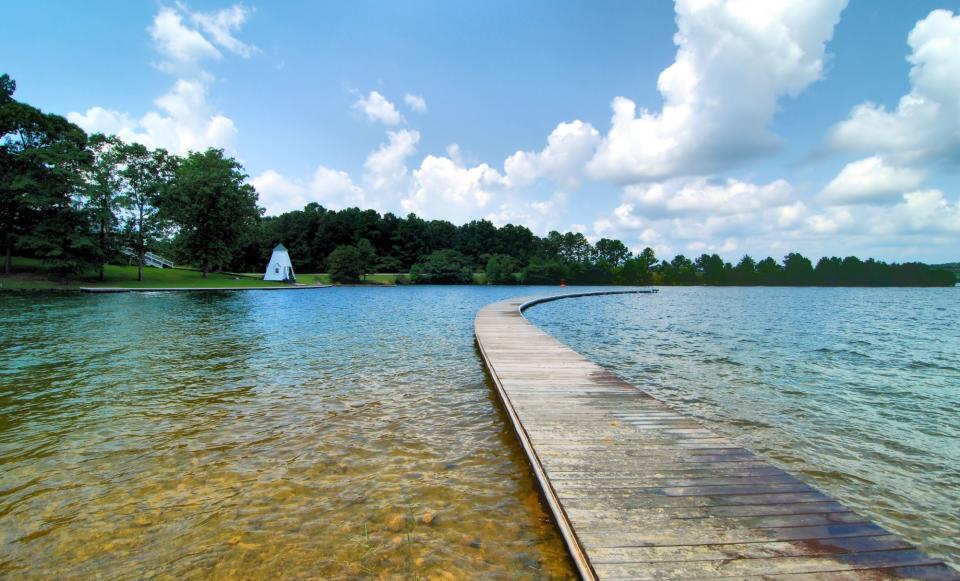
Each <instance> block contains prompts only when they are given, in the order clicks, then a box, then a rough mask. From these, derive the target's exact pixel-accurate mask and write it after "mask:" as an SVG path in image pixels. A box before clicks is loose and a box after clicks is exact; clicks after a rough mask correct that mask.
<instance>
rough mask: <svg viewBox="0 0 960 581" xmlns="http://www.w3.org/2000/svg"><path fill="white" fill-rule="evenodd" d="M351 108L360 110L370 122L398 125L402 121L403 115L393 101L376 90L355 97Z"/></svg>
mask: <svg viewBox="0 0 960 581" xmlns="http://www.w3.org/2000/svg"><path fill="white" fill-rule="evenodd" d="M353 108H354V109H357V110H360V111H362V112H363V114H364V115H366V116H367V120H368V121H370V122H380V123H383V124H384V125H399V124H400V123H402V122H403V116H402V115H400V112H399V111H397V108H396V107H394V106H393V103H391V102H390V101H388V100H387V99H386V97H384V96H383V95H381V94H380V93H378V92H377V91H370V94H368V95H367V96H366V97H360V98H359V99H357V100H356V102H355V103H354V104H353Z"/></svg>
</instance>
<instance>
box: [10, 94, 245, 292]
mask: <svg viewBox="0 0 960 581" xmlns="http://www.w3.org/2000/svg"><path fill="white" fill-rule="evenodd" d="M15 91H16V83H15V82H14V81H13V79H11V78H10V77H9V76H8V75H2V76H0V239H2V243H3V246H4V272H7V273H9V272H10V271H11V269H12V266H13V264H12V256H13V253H14V252H18V253H23V254H26V255H28V256H32V257H36V258H40V259H42V260H43V261H44V262H45V263H46V264H47V265H48V266H50V267H51V268H53V269H54V270H56V271H58V272H60V273H62V274H64V275H70V274H80V273H84V272H86V271H89V270H90V269H96V270H97V271H98V273H99V276H100V278H101V279H102V278H103V266H104V265H105V264H107V263H108V262H112V261H116V260H119V259H121V258H122V257H123V255H124V254H128V255H133V256H134V258H135V260H136V262H137V264H138V266H139V269H138V278H139V279H140V280H142V277H143V263H144V256H145V254H146V252H147V251H148V250H154V251H157V250H161V251H165V252H168V253H169V252H173V253H175V254H176V255H179V256H183V257H189V262H190V263H191V264H193V265H194V266H196V267H197V268H199V269H200V270H202V271H203V275H204V276H206V275H207V273H208V272H210V271H211V270H216V269H220V268H222V267H224V266H226V265H227V264H229V263H230V262H231V261H232V260H234V258H235V257H236V255H237V253H238V251H239V250H240V249H241V248H243V247H244V246H245V245H247V244H249V240H250V239H251V237H252V236H254V235H255V233H256V232H257V228H258V224H259V221H260V218H261V214H262V210H261V209H260V208H258V207H257V193H256V191H255V190H254V189H253V187H252V186H250V185H249V184H247V183H246V178H247V176H246V174H244V173H243V167H242V166H241V165H240V164H239V163H238V162H237V161H236V160H234V159H233V158H230V157H227V156H225V155H224V153H223V151H222V150H219V149H207V150H206V151H200V152H191V153H189V154H188V155H186V156H183V157H180V156H177V155H173V154H171V153H169V152H167V151H165V150H164V149H160V148H158V149H148V148H147V147H144V146H143V145H140V144H137V143H130V144H128V143H124V142H122V141H120V140H119V139H118V138H116V137H114V136H105V135H101V134H95V135H87V134H86V133H85V132H84V131H83V130H82V129H80V128H79V127H77V126H76V125H74V124H73V123H70V122H69V121H67V120H66V119H64V118H63V117H61V116H60V115H55V114H50V113H44V112H43V111H41V110H40V109H38V108H36V107H33V106H31V105H29V104H27V103H23V102H20V101H17V100H16V99H14V98H13V94H14V92H15Z"/></svg>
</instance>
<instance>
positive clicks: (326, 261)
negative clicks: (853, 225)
mask: <svg viewBox="0 0 960 581" xmlns="http://www.w3.org/2000/svg"><path fill="white" fill-rule="evenodd" d="M277 242H282V243H283V244H284V245H285V246H286V247H287V248H288V249H289V250H290V256H291V258H292V260H293V262H294V266H295V267H296V268H297V269H298V270H299V271H301V272H320V271H329V272H331V274H332V275H333V276H334V278H335V279H339V280H342V281H350V280H356V279H357V278H359V277H361V276H362V275H363V274H366V273H368V272H408V271H409V272H410V278H411V281H412V282H422V283H444V284H456V283H463V284H469V283H471V282H473V281H474V277H473V273H476V272H483V273H485V275H486V277H485V278H486V280H487V282H489V283H492V284H518V283H519V284H558V283H560V282H561V281H564V282H566V283H568V284H582V285H606V284H624V285H644V284H659V285H700V284H706V285H768V286H775V285H777V286H779V285H795V286H949V285H952V284H953V283H954V278H953V275H952V274H950V273H949V272H946V271H944V270H938V269H933V268H931V267H929V266H927V265H925V264H920V263H906V264H887V263H885V262H882V261H877V260H873V259H869V260H860V259H859V258H856V257H852V256H851V257H847V258H842V259H841V258H822V259H820V260H819V261H818V262H817V264H816V265H814V264H813V263H812V262H811V261H810V260H809V259H807V258H805V257H803V256H802V255H800V254H797V253H791V254H788V255H787V256H786V257H784V259H783V260H782V261H781V262H778V261H777V260H774V259H773V258H764V259H763V260H759V261H757V260H754V259H753V258H751V257H750V256H744V257H743V258H741V259H740V261H739V262H737V264H735V265H734V264H731V263H729V262H724V261H723V259H722V258H720V256H718V255H716V254H712V255H708V254H703V255H701V256H699V257H698V258H695V259H690V258H687V257H685V256H683V255H679V256H675V257H674V258H673V259H671V260H669V261H667V260H663V261H661V260H659V259H658V258H657V256H656V254H655V253H654V251H653V250H652V249H650V248H646V249H644V250H643V251H642V252H640V253H639V254H634V253H632V252H631V251H630V250H629V249H628V248H627V247H626V245H624V244H623V243H622V242H620V241H619V240H611V239H608V238H602V239H600V240H598V241H597V242H596V243H595V244H591V243H590V242H589V241H588V240H587V238H586V237H585V236H584V235H583V234H580V233H575V232H567V233H565V234H561V233H560V232H555V231H554V232H550V233H549V234H548V235H547V236H546V237H540V236H537V235H535V234H534V233H533V232H531V231H530V230H529V229H528V228H526V227H524V226H515V225H510V224H508V225H506V226H502V227H499V228H498V227H497V226H495V225H493V224H492V223H490V222H489V221H486V220H475V221H473V222H469V223H467V224H463V225H461V226H456V225H454V224H452V223H450V222H447V221H443V220H423V219H421V218H419V217H417V216H416V215H414V214H410V215H408V216H406V217H405V218H401V217H398V216H395V215H393V214H390V213H387V214H383V215H380V214H379V213H377V212H376V211H374V210H359V209H357V208H348V209H345V210H340V211H333V210H327V209H325V208H324V207H322V206H320V205H317V204H310V205H308V206H307V207H306V208H304V209H303V210H298V211H293V212H287V213H285V214H282V215H280V216H276V217H266V218H263V219H262V220H261V222H260V229H259V233H258V236H257V241H256V242H254V243H252V244H251V245H250V246H249V247H248V248H247V249H246V251H245V253H244V257H245V258H243V260H246V262H243V263H241V264H237V265H235V268H246V269H248V270H250V269H256V268H260V267H262V265H263V264H264V261H265V260H266V259H267V258H268V257H269V254H270V250H271V249H272V247H273V245H274V244H276V243H277Z"/></svg>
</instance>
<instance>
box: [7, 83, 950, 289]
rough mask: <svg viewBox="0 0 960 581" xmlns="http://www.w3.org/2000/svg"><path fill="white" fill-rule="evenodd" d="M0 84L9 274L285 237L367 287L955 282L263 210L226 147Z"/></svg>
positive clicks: (919, 274) (215, 256)
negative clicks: (181, 143)
mask: <svg viewBox="0 0 960 581" xmlns="http://www.w3.org/2000/svg"><path fill="white" fill-rule="evenodd" d="M15 90H16V84H15V83H14V81H13V80H12V79H10V77H9V76H7V75H2V76H0V237H2V243H3V245H4V251H5V258H4V270H5V272H10V270H11V268H12V256H13V254H14V253H18V254H23V255H27V256H32V257H36V258H40V259H42V260H43V261H44V262H45V263H46V264H48V265H49V266H51V267H52V268H54V269H56V270H58V271H60V272H62V273H64V274H79V273H84V272H89V271H91V270H94V271H96V272H98V273H99V275H100V277H101V278H102V276H103V266H104V264H107V263H110V262H113V261H120V260H124V258H125V257H127V256H132V257H133V259H134V261H135V262H136V263H137V264H138V265H139V273H140V278H141V279H142V268H143V263H144V257H145V254H146V253H147V252H148V251H152V252H157V253H159V254H164V255H168V256H172V257H174V258H176V259H178V261H179V262H182V263H186V264H191V265H193V266H195V267H197V268H199V269H201V270H202V271H203V273H204V276H206V273H207V272H209V271H213V270H229V271H234V272H261V271H262V269H263V267H264V265H265V264H266V262H267V260H268V259H269V257H270V254H271V251H272V249H273V247H274V246H275V245H276V244H277V243H283V244H284V245H285V246H286V247H287V249H288V250H289V253H290V257H291V260H292V262H293V265H294V267H295V269H296V270H297V271H299V272H329V273H330V275H331V277H332V278H333V279H334V280H335V281H338V282H353V281H357V280H359V279H361V278H363V277H364V276H365V275H366V274H368V273H371V272H389V273H409V280H410V281H411V282H415V283H439V284H458V283H463V284H468V283H472V282H474V281H475V274H476V273H483V274H484V275H485V279H486V281H487V282H489V283H492V284H558V283H561V282H566V283H568V284H590V285H606V284H624V285H647V284H663V285H689V284H709V285H831V286H851V285H856V286H892V285H910V286H934V285H943V286H945V285H952V284H953V281H954V279H953V276H952V274H951V273H949V272H946V271H943V270H937V269H932V268H930V267H929V266H927V265H924V264H920V263H907V264H887V263H884V262H881V261H875V260H872V259H870V260H866V261H861V260H859V259H857V258H855V257H847V258H844V259H840V258H823V259H821V260H820V261H819V262H818V263H817V264H816V266H814V265H813V264H812V263H811V261H810V260H809V259H807V258H804V257H803V256H801V255H800V254H796V253H791V254H788V255H787V256H786V257H785V258H784V259H783V260H782V261H781V262H778V261H776V260H774V259H773V258H765V259H763V260H760V261H756V260H754V259H753V258H751V257H750V256H744V257H743V258H742V259H741V260H740V261H739V262H738V263H737V264H736V265H732V264H730V263H726V262H724V261H723V260H722V259H721V258H720V257H719V256H718V255H716V254H713V255H707V254H703V255H701V256H700V257H699V258H696V259H689V258H687V257H685V256H682V255H679V256H676V257H674V258H672V259H671V260H669V261H667V260H659V259H658V258H657V256H656V254H655V253H654V251H653V250H652V249H650V248H645V249H644V250H643V251H641V252H639V253H634V252H631V250H630V249H629V248H627V246H626V245H624V244H623V242H621V241H619V240H613V239H609V238H601V239H600V240H598V241H596V243H591V242H590V241H589V240H588V239H587V238H586V237H585V236H584V235H583V234H581V233H577V232H566V233H560V232H556V231H553V232H550V233H549V234H548V235H547V236H544V237H541V236H537V235H536V234H534V233H533V232H532V231H530V229H528V228H526V227H524V226H517V225H513V224H507V225H505V226H501V227H497V226H495V225H494V224H492V223H491V222H489V221H487V220H474V221H472V222H468V223H466V224H462V225H459V226H458V225H454V224H452V223H450V222H447V221H445V220H425V219H422V218H420V217H418V216H416V215H415V214H409V215H407V216H405V217H401V216H397V215H394V214H392V213H385V214H382V215H381V214H380V213H378V212H376V211H374V210H361V209H359V208H346V209H343V210H331V209H327V208H324V207H323V206H321V205H319V204H316V203H311V204H308V205H307V206H306V207H304V208H303V209H302V210H296V211H291V212H286V213H284V214H281V215H279V216H266V217H265V216H263V210H262V209H261V208H259V207H258V206H257V200H258V198H257V193H256V191H255V189H254V188H253V187H252V186H251V185H250V184H249V183H247V181H246V180H247V177H248V176H247V175H246V174H245V173H244V170H243V167H242V166H241V164H240V163H238V162H237V161H236V160H235V159H233V158H231V157H228V156H226V155H224V152H223V151H222V150H218V149H207V150H206V151H201V152H190V153H189V154H187V155H185V156H177V155H174V154H172V153H170V152H167V151H165V150H163V149H160V148H157V149H149V148H147V147H144V146H143V145H140V144H136V143H124V142H123V141H121V140H119V139H118V138H116V137H115V136H105V135H100V134H95V135H87V134H86V133H85V132H84V131H83V130H82V129H80V128H79V127H77V126H76V125H74V124H72V123H70V122H69V121H67V120H66V119H64V118H63V117H61V116H59V115H55V114H49V113H44V112H42V111H40V110H39V109H37V108H35V107H33V106H31V105H29V104H26V103H22V102H20V101H17V100H16V99H14V98H13V95H14V91H15Z"/></svg>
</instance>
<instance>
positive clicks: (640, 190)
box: [624, 178, 792, 216]
mask: <svg viewBox="0 0 960 581" xmlns="http://www.w3.org/2000/svg"><path fill="white" fill-rule="evenodd" d="M791 193H792V191H791V187H790V184H789V183H787V182H786V181H785V180H776V181H774V182H771V183H769V184H754V183H750V182H744V181H740V180H736V179H732V178H731V179H727V180H726V181H723V182H715V181H711V180H709V179H707V178H696V179H692V180H687V179H676V180H671V181H667V182H661V183H655V184H648V185H636V186H629V187H627V188H626V189H625V190H624V199H626V200H629V201H631V202H634V203H635V205H636V206H637V207H639V208H642V209H644V210H645V211H646V212H647V213H652V214H658V215H659V214H712V215H720V216H724V215H731V214H742V213H744V212H756V211H758V210H763V209H766V208H769V207H773V206H778V205H782V204H785V203H786V202H787V201H788V200H789V199H790V196H791Z"/></svg>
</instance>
